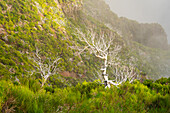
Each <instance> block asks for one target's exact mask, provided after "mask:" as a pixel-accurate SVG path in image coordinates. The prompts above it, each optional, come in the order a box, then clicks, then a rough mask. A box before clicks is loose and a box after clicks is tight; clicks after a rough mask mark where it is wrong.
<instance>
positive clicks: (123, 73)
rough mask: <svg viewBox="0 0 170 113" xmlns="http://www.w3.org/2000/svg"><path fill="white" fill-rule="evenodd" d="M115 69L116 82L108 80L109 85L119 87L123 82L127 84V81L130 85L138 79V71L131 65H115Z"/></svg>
mask: <svg viewBox="0 0 170 113" xmlns="http://www.w3.org/2000/svg"><path fill="white" fill-rule="evenodd" d="M114 68H115V69H114V75H115V80H108V83H110V84H113V85H115V86H118V85H120V84H122V83H123V82H126V81H127V80H128V81H129V83H132V82H133V81H134V79H136V78H137V77H138V73H137V71H136V69H135V68H134V67H133V66H131V65H129V66H125V65H123V66H122V65H115V66H114Z"/></svg>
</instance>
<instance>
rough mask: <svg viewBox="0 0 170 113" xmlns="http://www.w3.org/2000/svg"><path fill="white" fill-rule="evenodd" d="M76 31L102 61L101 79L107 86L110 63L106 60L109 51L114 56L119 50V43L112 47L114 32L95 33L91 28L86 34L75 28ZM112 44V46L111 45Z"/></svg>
mask: <svg viewBox="0 0 170 113" xmlns="http://www.w3.org/2000/svg"><path fill="white" fill-rule="evenodd" d="M77 31H78V33H79V34H80V35H81V37H82V39H83V41H84V42H86V44H87V45H88V47H90V49H91V52H92V53H94V55H95V56H96V57H98V58H100V59H102V60H103V61H104V64H103V67H102V68H101V70H102V75H103V79H104V82H105V86H108V84H107V83H108V81H109V80H108V75H107V73H106V72H107V67H108V65H109V64H110V63H109V60H108V56H109V54H110V53H111V54H112V55H113V56H116V55H117V53H118V52H119V51H120V50H121V46H120V45H116V46H115V47H113V40H114V39H115V37H116V34H115V33H113V32H110V33H109V34H105V33H102V32H101V33H100V34H99V35H96V34H95V33H94V32H93V31H92V30H91V31H89V32H88V36H86V35H85V34H84V33H82V32H81V31H79V30H77ZM111 46H112V47H111Z"/></svg>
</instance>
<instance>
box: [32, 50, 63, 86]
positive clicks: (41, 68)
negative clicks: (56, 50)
mask: <svg viewBox="0 0 170 113" xmlns="http://www.w3.org/2000/svg"><path fill="white" fill-rule="evenodd" d="M33 60H34V62H35V63H36V65H35V67H36V69H37V71H38V72H36V73H40V74H41V78H42V87H43V86H44V84H45V83H46V81H47V79H48V78H49V77H50V76H52V75H54V74H56V72H57V69H58V64H59V60H60V58H56V59H55V60H53V61H52V60H51V58H48V60H49V61H48V62H47V63H45V62H44V60H43V59H42V58H41V57H40V55H39V50H38V48H36V53H35V55H34V59H33Z"/></svg>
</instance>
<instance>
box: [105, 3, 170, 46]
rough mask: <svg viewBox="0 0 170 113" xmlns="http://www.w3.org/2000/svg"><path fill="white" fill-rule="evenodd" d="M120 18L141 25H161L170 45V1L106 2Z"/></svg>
mask: <svg viewBox="0 0 170 113" xmlns="http://www.w3.org/2000/svg"><path fill="white" fill-rule="evenodd" d="M106 2H107V3H109V5H110V8H111V10H112V11H113V12H115V13H116V14H117V15H118V16H119V17H121V16H123V17H127V18H129V19H133V20H137V21H138V22H141V23H159V24H161V25H162V27H163V28H164V29H165V32H166V33H167V35H168V40H169V43H170V0H106Z"/></svg>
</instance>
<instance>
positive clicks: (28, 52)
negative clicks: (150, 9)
mask: <svg viewBox="0 0 170 113" xmlns="http://www.w3.org/2000/svg"><path fill="white" fill-rule="evenodd" d="M96 2H97V1H95V0H93V1H88V0H87V1H74V2H73V1H66V2H62V1H50V2H48V1H40V0H25V1H20V0H18V1H16V2H14V1H9V0H6V1H1V2H0V4H1V15H0V18H1V21H0V24H1V25H0V29H1V31H0V36H1V40H0V41H1V54H0V55H1V58H0V61H1V64H0V69H1V71H0V75H1V78H11V77H12V79H15V77H18V78H20V77H26V78H28V77H29V76H30V74H32V73H33V72H35V71H37V69H36V64H35V62H33V61H34V60H35V59H34V56H35V53H36V48H38V49H39V50H40V53H39V54H40V56H41V58H42V59H43V61H44V62H47V59H52V60H54V59H55V58H56V57H60V58H61V59H60V62H61V63H60V65H59V66H58V68H59V71H58V75H57V78H60V79H62V81H72V80H70V79H73V78H72V77H76V78H79V79H80V81H82V80H85V79H86V80H87V81H89V80H90V81H93V80H94V79H96V78H98V73H100V71H99V70H100V67H101V66H102V62H101V61H100V59H96V58H95V56H94V55H93V54H91V53H90V51H86V52H85V53H83V54H80V55H78V54H77V53H78V52H79V51H80V49H81V48H84V45H85V44H84V43H82V42H81V41H80V39H79V38H80V37H79V36H77V35H75V33H76V32H77V31H76V29H77V28H78V29H81V30H82V31H83V32H87V30H88V29H89V28H90V29H91V28H92V29H94V31H95V32H98V31H100V30H102V31H105V32H110V31H113V32H116V33H117V36H116V37H119V38H117V39H116V40H115V43H117V42H118V43H119V44H120V45H121V46H122V50H121V52H120V54H118V56H119V57H120V58H121V59H122V62H123V61H125V60H128V58H130V57H134V58H136V59H137V60H136V61H133V63H134V65H136V67H137V69H139V70H140V71H142V72H144V73H146V74H147V75H148V76H149V77H151V78H153V79H157V78H159V77H161V76H164V75H165V76H167V75H166V74H167V73H168V72H169V71H170V70H169V69H168V65H169V64H168V63H167V61H168V59H169V55H168V54H167V52H162V50H157V49H152V48H148V47H145V46H143V45H142V43H141V44H138V43H134V42H133V40H136V39H138V38H137V37H129V35H127V33H123V32H124V31H127V32H132V31H131V30H127V29H126V27H123V26H122V27H121V28H122V29H120V28H118V27H117V26H118V25H121V24H123V23H124V24H125V25H126V24H127V25H129V26H128V29H129V27H130V25H131V24H134V26H136V25H137V26H138V25H140V26H143V29H147V28H151V29H149V30H151V31H152V30H154V29H155V30H158V29H161V33H159V32H156V33H159V34H160V35H161V36H163V39H164V40H165V42H163V40H162V39H160V38H158V40H161V41H158V42H159V44H156V43H155V42H153V44H156V45H157V46H158V45H162V44H163V45H164V46H166V43H167V42H166V40H167V39H166V38H165V37H164V35H165V33H164V30H163V29H162V28H161V26H160V25H157V24H151V25H150V24H146V25H144V24H139V23H137V22H134V21H131V20H128V19H123V18H118V17H117V16H116V15H115V14H114V13H112V12H111V11H110V9H109V7H108V5H106V4H105V3H104V2H103V1H102V0H101V1H98V2H97V3H96ZM94 4H97V5H94ZM101 4H103V5H101ZM99 5H101V6H102V7H104V8H99ZM93 6H94V7H93ZM86 7H87V8H86ZM101 9H104V10H102V11H101ZM94 10H95V11H94ZM106 12H107V13H106ZM93 13H96V14H93ZM105 14H108V15H110V18H107V16H106V15H105ZM94 15H95V17H94V18H93V16H94ZM97 17H99V18H97ZM101 19H103V20H101ZM123 20H124V21H123ZM101 21H102V22H101ZM121 21H122V23H121ZM117 23H120V24H117ZM129 23H131V24H129ZM152 26H156V27H154V29H153V27H152ZM138 28H139V29H140V27H138ZM135 29H136V28H135ZM117 30H118V31H117ZM119 31H120V32H119ZM135 31H136V30H135ZM146 31H148V30H146ZM158 31H159V30H158ZM121 32H122V33H121ZM134 33H135V34H138V33H137V32H134ZM152 34H153V33H152ZM121 35H122V36H123V40H122V38H121ZM145 35H147V34H140V36H143V37H141V38H139V39H140V40H143V38H146V37H145ZM154 36H157V34H153V35H152V36H150V35H148V37H149V38H148V40H152V38H155V37H154ZM130 38H132V40H130ZM155 41H156V40H155ZM137 42H138V41H137ZM147 42H148V43H150V41H147ZM160 43H162V44H160ZM144 44H146V43H144ZM149 45H152V44H149ZM161 47H163V46H161ZM137 48H138V49H137ZM158 48H159V47H158ZM163 48H164V47H163ZM165 48H166V47H165ZM128 51H129V52H128ZM164 56H166V59H164ZM162 60H164V61H162ZM168 62H169V61H168ZM164 63H166V64H164ZM160 67H165V68H160ZM165 70H166V71H165ZM108 72H109V74H110V75H111V76H112V75H113V74H112V72H111V69H108ZM59 73H60V74H59ZM33 74H35V73H33ZM60 75H64V76H66V78H65V77H64V76H60ZM36 76H37V77H38V78H39V75H38V74H36ZM68 76H69V77H70V76H71V78H67V77H68ZM63 77H64V79H63ZM82 77H83V78H82ZM60 79H59V81H60ZM67 79H69V80H67ZM73 81H74V79H73ZM72 83H73V84H74V82H72ZM68 84H70V83H68Z"/></svg>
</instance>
